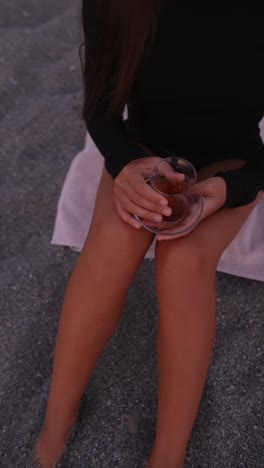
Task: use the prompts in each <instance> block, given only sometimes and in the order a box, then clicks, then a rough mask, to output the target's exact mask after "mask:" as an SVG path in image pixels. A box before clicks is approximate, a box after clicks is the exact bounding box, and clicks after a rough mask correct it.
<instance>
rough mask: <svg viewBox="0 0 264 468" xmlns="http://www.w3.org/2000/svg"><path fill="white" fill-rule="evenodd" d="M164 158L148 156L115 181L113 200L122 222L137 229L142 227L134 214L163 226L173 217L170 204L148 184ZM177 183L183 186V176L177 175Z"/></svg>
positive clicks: (127, 168)
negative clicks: (157, 165)
mask: <svg viewBox="0 0 264 468" xmlns="http://www.w3.org/2000/svg"><path fill="white" fill-rule="evenodd" d="M161 160H162V158H160V157H152V156H147V157H146V158H140V159H136V160H134V161H131V162H129V163H128V164H127V165H126V166H125V167H124V168H123V169H122V171H121V172H120V173H119V174H118V176H117V177H116V178H115V180H114V186H113V197H114V202H115V206H116V209H117V212H118V214H119V216H120V217H121V219H123V221H125V222H126V223H128V224H130V225H131V226H133V227H135V228H138V229H139V228H140V227H141V225H140V224H139V222H138V221H136V219H135V218H134V216H133V215H134V214H135V215H137V216H139V217H140V218H144V220H149V221H152V222H153V221H154V222H160V221H162V216H163V215H164V216H170V215H171V208H169V207H168V206H167V205H168V200H167V199H166V198H165V197H163V196H162V195H160V194H158V193H157V192H156V191H155V190H154V189H153V188H152V187H151V186H150V185H148V184H147V183H146V179H148V178H149V176H150V174H151V170H152V168H153V166H154V165H155V164H157V163H158V162H159V161H161ZM173 178H174V180H175V178H176V179H178V181H179V182H181V181H182V180H183V179H184V175H183V174H179V173H177V174H175V173H174V174H173Z"/></svg>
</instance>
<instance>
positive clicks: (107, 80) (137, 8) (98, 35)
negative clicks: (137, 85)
mask: <svg viewBox="0 0 264 468" xmlns="http://www.w3.org/2000/svg"><path fill="white" fill-rule="evenodd" d="M163 2H164V0H83V8H82V19H83V32H84V64H83V66H82V69H83V81H84V104H83V117H84V118H87V117H88V118H89V117H90V116H91V115H92V113H93V111H94V109H95V108H96V107H97V108H98V106H99V107H100V106H103V108H104V110H107V112H109V113H110V114H111V115H112V116H116V117H118V118H119V117H120V115H121V114H122V111H123V109H124V106H125V103H126V102H127V99H128V97H129V94H130V91H131V88H132V86H133V82H134V79H135V75H136V72H137V70H138V67H139V65H140V63H141V59H142V56H143V53H144V50H145V47H146V46H147V45H148V44H151V42H152V40H153V39H154V36H155V32H156V26H157V14H158V11H159V7H160V6H161V4H162V3H163ZM91 5H92V6H91Z"/></svg>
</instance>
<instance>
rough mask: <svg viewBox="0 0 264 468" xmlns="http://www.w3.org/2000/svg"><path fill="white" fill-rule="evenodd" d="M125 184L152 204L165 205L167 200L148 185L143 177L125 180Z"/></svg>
mask: <svg viewBox="0 0 264 468" xmlns="http://www.w3.org/2000/svg"><path fill="white" fill-rule="evenodd" d="M127 184H129V185H130V187H131V188H132V189H133V190H134V191H135V192H136V194H137V195H139V196H140V197H143V198H145V199H146V200H148V201H150V202H151V203H153V204H154V205H160V206H167V205H168V200H167V198H166V197H163V196H162V195H160V194H159V193H157V192H155V190H154V189H153V188H152V187H150V186H149V185H148V184H147V183H146V181H145V179H144V178H143V177H141V176H140V177H139V178H135V179H134V180H133V182H130V181H127Z"/></svg>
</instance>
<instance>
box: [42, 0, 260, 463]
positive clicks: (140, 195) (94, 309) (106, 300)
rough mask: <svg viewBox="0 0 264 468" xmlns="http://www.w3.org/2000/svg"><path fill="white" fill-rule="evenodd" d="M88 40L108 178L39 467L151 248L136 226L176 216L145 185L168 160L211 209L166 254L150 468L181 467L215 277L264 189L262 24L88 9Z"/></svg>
mask: <svg viewBox="0 0 264 468" xmlns="http://www.w3.org/2000/svg"><path fill="white" fill-rule="evenodd" d="M184 5H185V3H184ZM219 9H221V11H219ZM83 29H84V34H85V64H84V90H85V99H84V119H85V122H86V125H87V129H88V131H89V132H90V134H91V136H92V138H93V140H94V142H95V144H96V145H97V147H98V148H99V150H100V152H101V153H102V155H103V156H104V157H105V169H104V170H103V173H102V177H101V182H100V185H99V188H98V193H97V200H96V206H95V210H94V214H93V220H92V224H91V228H90V230H89V232H88V234H87V238H86V241H85V245H84V247H83V249H82V252H81V254H80V256H79V258H78V260H77V263H76V265H75V268H74V270H73V272H72V274H71V277H70V280H69V283H68V287H67V291H66V295H65V299H64V304H63V307H62V313H61V319H60V325H59V331H58V336H57V343H56V350H55V358H54V366H53V374H52V382H51V387H50V394H49V399H48V404H47V409H46V415H45V421H44V425H43V429H42V432H41V434H40V437H39V439H38V442H37V446H36V454H35V455H36V459H38V460H39V463H40V464H41V466H43V467H45V468H46V467H53V466H55V464H56V462H57V461H58V459H59V458H60V456H61V454H62V452H63V450H64V446H65V442H66V440H67V436H68V433H69V431H70V429H71V427H72V425H73V424H74V422H75V421H76V418H77V415H78V408H79V403H80V399H81V396H82V394H83V392H84V390H85V388H86V385H87V382H88V380H89V378H90V376H91V373H92V372H93V369H94V367H95V365H96V361H97V359H98V357H99V355H100V353H101V352H102V350H103V349H104V347H105V345H106V343H107V341H108V340H109V339H110V337H111V336H112V334H113V332H114V330H115V327H116V326H117V324H118V322H119V319H120V316H121V313H122V308H123V305H124V301H125V299H126V295H127V291H128V288H129V285H130V283H131V281H132V279H133V277H134V275H135V273H136V271H137V269H138V267H139V265H140V263H141V261H142V259H143V258H144V255H145V253H146V251H147V249H148V248H149V246H150V244H151V243H152V241H153V237H154V234H152V233H151V232H149V231H147V230H145V229H144V228H143V227H142V226H141V225H140V224H139V222H138V221H137V220H136V219H135V217H134V214H136V215H137V216H139V217H141V218H142V217H143V218H145V219H146V220H149V221H159V220H161V219H162V217H165V216H169V215H170V213H171V210H170V207H169V206H168V205H167V203H168V202H167V200H166V198H164V197H163V196H162V195H160V194H158V193H157V192H156V191H154V190H153V188H151V187H150V186H149V185H148V184H146V179H147V178H148V177H149V175H150V172H151V169H152V167H153V165H155V164H156V163H157V162H158V161H160V160H162V158H163V157H164V155H163V154H162V153H161V151H160V148H166V149H168V150H169V151H170V152H172V153H176V154H178V153H180V154H183V155H186V157H187V159H188V160H189V161H190V162H192V163H193V165H194V166H195V168H196V170H197V173H198V181H197V184H196V185H195V191H196V193H197V194H198V193H199V194H202V195H203V197H204V210H203V214H202V218H201V220H200V222H199V223H198V224H197V225H196V227H194V228H193V229H191V230H189V231H188V232H186V233H185V234H181V235H177V236H170V237H166V236H162V235H159V236H158V242H157V244H156V252H155V263H156V289H157V298H158V304H159V322H158V335H157V356H158V371H159V382H158V408H157V422H156V434H155V440H154V443H153V448H152V451H151V454H150V456H149V460H148V461H147V463H148V466H149V467H150V468H183V465H184V459H185V454H186V448H187V444H188V440H189V437H190V434H191V431H192V427H193V424H194V421H195V417H196V414H197V411H198V407H199V403H200V400H201V396H202V392H203V388H204V383H205V380H206V376H207V371H208V366H209V362H210V357H211V353H212V348H213V344H214V340H215V332H216V284H215V280H216V267H217V264H218V261H219V258H220V256H221V255H222V253H223V251H224V250H225V249H226V247H227V246H228V245H229V244H230V242H231V241H232V240H233V239H234V238H235V236H236V235H237V233H238V232H239V230H240V228H241V226H242V225H243V223H244V222H245V220H246V219H247V218H248V216H249V215H250V213H251V212H252V210H253V209H254V207H255V206H256V204H257V202H258V199H259V197H260V196H261V195H262V193H263V189H264V145H263V143H262V140H261V138H260V134H259V128H258V123H259V121H260V120H261V118H262V116H263V113H264V99H263V98H264V87H263V83H264V62H263V50H264V36H263V17H262V16H261V14H259V12H256V11H255V9H254V10H253V8H252V11H251V7H250V6H249V5H247V6H245V7H242V6H239V7H238V8H237V7H236V8H235V7H232V6H230V5H229V6H228V9H226V10H225V9H224V8H222V7H221V6H218V9H217V8H216V7H215V6H214V11H213V6H212V5H210V6H209V5H207V6H206V10H205V7H204V6H203V5H202V4H200V3H199V2H196V3H195V2H194V3H193V4H189V3H186V6H183V2H177V1H176V0H126V1H123V0H113V1H111V2H103V1H96V0H84V1H83ZM126 103H128V111H129V119H128V122H127V123H126V124H124V122H123V121H122V112H123V109H124V106H125V104H126ZM176 177H178V179H177V180H179V181H180V180H182V176H181V175H177V176H176ZM190 291H191V294H190ZM121 358H122V356H120V359H121ZM141 463H142V462H141Z"/></svg>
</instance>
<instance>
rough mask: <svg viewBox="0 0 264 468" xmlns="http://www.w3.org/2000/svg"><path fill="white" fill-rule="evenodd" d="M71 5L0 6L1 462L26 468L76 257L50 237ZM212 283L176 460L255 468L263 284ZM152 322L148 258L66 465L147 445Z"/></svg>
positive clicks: (61, 170) (259, 463) (71, 43)
mask: <svg viewBox="0 0 264 468" xmlns="http://www.w3.org/2000/svg"><path fill="white" fill-rule="evenodd" d="M73 4H74V2H72V1H70V0H64V1H62V0H57V1H56V2H55V1H52V0H45V1H43V2H36V1H33V0H20V1H18V0H2V1H1V5H0V28H1V30H0V37H1V39H0V91H1V98H0V99H1V100H0V102H1V106H0V118H1V125H0V140H1V160H0V174H1V185H0V198H1V234H0V235H1V237H0V239H1V254H0V255H1V269H0V275H1V298H0V302H1V328H0V366H1V381H0V397H1V408H0V432H1V444H0V466H1V468H22V467H24V466H27V465H26V462H25V460H26V458H27V457H28V454H29V452H30V450H31V448H32V445H33V442H34V438H35V437H36V435H37V434H38V431H39V429H40V427H41V422H42V418H43V413H44V409H45V402H46V398H47V391H48V385H49V378H50V372H51V364H52V354H53V346H54V340H55V334H56V329H57V324H58V319H59V313H60V307H61V303H62V299H63V294H64V290H65V286H66V283H67V279H68V277H69V274H70V272H71V269H72V267H73V265H74V262H75V260H76V254H75V253H73V252H71V251H70V250H68V249H64V248H60V247H54V246H51V245H50V239H51V233H52V228H53V223H54V218H55V213H56V204H57V201H58V196H59V193H60V189H61V186H62V183H63V180H64V177H65V175H66V172H67V169H68V167H69V164H70V161H71V159H72V158H73V156H74V155H75V154H76V152H77V151H78V150H79V149H80V148H81V147H82V144H83V138H84V127H83V123H82V122H81V120H80V110H81V99H82V92H81V78H80V71H79V62H78V44H79V42H80V30H79V23H78V22H79V12H78V7H76V6H74V7H73V6H72V5H73ZM217 283H218V319H217V338H216V342H215V347H214V352H213V356H212V360H211V365H210V370H209V374H208V378H207V381H206V386H205V389H204V394H203V398H202V401H201V405H200V408H199V413H198V415H197V418H196V421H195V426H194V429H193V432H192V435H191V439H190V442H189V445H188V455H187V460H186V465H185V466H186V468H199V467H203V468H223V467H224V468H242V467H243V468H244V467H245V468H263V467H264V428H263V423H264V410H263V403H264V401H263V400H264V396H263V395H264V392H263V389H264V365H263V364H264V356H263V336H264V326H263V323H264V321H263V309H264V296H263V294H264V284H263V283H259V282H254V281H250V280H245V279H240V278H236V277H232V276H228V275H223V274H218V275H217ZM156 323H157V306H156V298H155V290H154V268H153V263H152V262H149V261H145V262H144V263H143V265H142V267H141V268H140V271H139V272H138V274H137V276H136V278H135V280H134V282H133V284H132V286H131V288H130V291H129V295H128V300H127V304H126V307H125V310H124V315H123V318H122V320H121V322H120V324H119V327H118V329H117V330H116V333H115V334H114V336H113V338H112V339H111V341H110V342H109V343H108V345H107V347H106V349H105V351H104V353H103V354H102V356H101V358H100V360H99V362H98V365H97V367H96V370H95V371H94V374H93V376H92V379H91V380H90V383H89V385H88V388H87V391H86V393H85V395H84V398H83V401H82V406H81V411H80V418H79V421H78V424H77V425H76V431H75V433H74V434H73V437H72V438H71V440H70V443H69V446H68V450H67V461H66V464H65V466H66V467H67V468H82V467H83V468H84V467H85V468H88V467H91V468H135V467H136V466H137V464H139V465H138V466H139V467H140V463H141V462H142V460H143V457H144V456H145V455H147V454H148V452H149V450H150V447H151V443H152V441H153V436H154V431H155V414H156V398H157V365H156V354H155V333H156ZM175 437H176V439H177V434H176V436H175ZM164 468H165V467H164Z"/></svg>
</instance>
